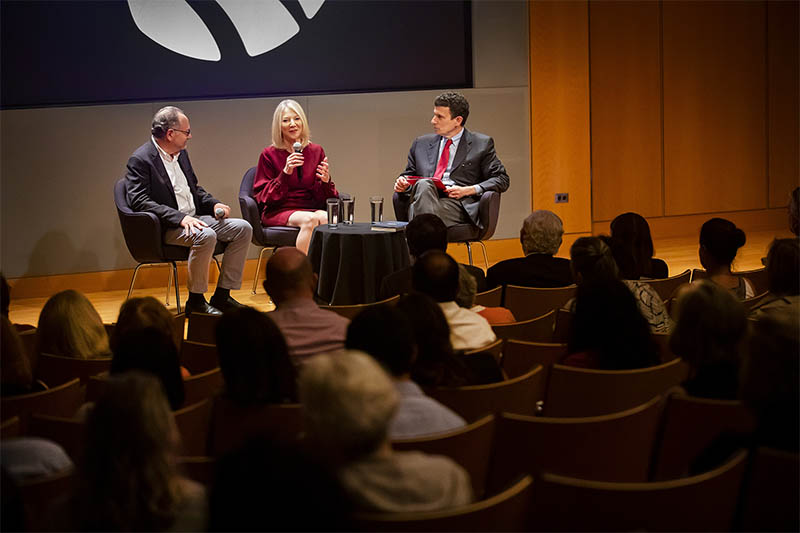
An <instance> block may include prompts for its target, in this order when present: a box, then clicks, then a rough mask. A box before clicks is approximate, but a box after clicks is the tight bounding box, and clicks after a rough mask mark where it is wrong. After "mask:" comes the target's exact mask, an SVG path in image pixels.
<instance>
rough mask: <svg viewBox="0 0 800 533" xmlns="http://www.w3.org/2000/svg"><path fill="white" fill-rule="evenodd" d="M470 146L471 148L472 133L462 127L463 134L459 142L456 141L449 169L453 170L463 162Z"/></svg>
mask: <svg viewBox="0 0 800 533" xmlns="http://www.w3.org/2000/svg"><path fill="white" fill-rule="evenodd" d="M470 148H472V135H470V133H469V131H467V129H466V128H464V134H463V135H461V142H460V143H458V150H456V156H455V158H453V169H452V170H451V171H450V172H451V173H452V172H455V170H456V169H457V168H458V166H459V165H460V164H461V163H463V162H464V160H465V159H466V158H467V153H468V152H469V150H470Z"/></svg>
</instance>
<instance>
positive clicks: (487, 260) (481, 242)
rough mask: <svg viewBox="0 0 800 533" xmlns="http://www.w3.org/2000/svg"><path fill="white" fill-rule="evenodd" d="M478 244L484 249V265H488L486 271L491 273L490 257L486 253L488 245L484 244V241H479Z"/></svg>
mask: <svg viewBox="0 0 800 533" xmlns="http://www.w3.org/2000/svg"><path fill="white" fill-rule="evenodd" d="M478 244H480V245H481V248H483V264H485V265H486V271H487V272H488V271H489V255H488V254H487V253H486V245H485V244H484V243H483V241H478Z"/></svg>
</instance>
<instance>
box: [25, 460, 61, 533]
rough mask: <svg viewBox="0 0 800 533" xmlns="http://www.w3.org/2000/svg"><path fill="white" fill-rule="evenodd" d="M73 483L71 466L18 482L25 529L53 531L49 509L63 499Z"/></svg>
mask: <svg viewBox="0 0 800 533" xmlns="http://www.w3.org/2000/svg"><path fill="white" fill-rule="evenodd" d="M74 485H75V470H74V469H72V468H70V469H69V470H65V471H63V472H58V473H56V474H52V475H49V476H40V477H36V478H33V479H26V480H24V481H22V482H21V483H18V486H19V491H20V495H21V496H22V504H23V506H24V508H25V526H26V527H25V529H26V531H53V530H54V529H52V527H51V526H52V524H51V523H50V520H52V514H51V512H50V511H51V510H52V509H53V505H54V504H56V505H57V504H59V503H61V502H64V501H65V499H66V498H67V497H68V496H69V494H70V492H71V491H72V490H73V488H74Z"/></svg>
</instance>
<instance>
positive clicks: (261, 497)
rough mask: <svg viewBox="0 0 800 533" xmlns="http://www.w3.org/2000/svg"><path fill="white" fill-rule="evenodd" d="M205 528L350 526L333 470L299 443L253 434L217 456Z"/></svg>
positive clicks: (333, 528) (319, 528) (323, 528)
mask: <svg viewBox="0 0 800 533" xmlns="http://www.w3.org/2000/svg"><path fill="white" fill-rule="evenodd" d="M215 471H216V475H215V476H214V482H213V484H212V485H211V494H210V496H209V531H226V532H227V531H353V530H354V529H353V527H354V526H353V524H352V523H351V521H350V514H351V509H350V502H349V500H348V498H347V495H346V494H345V492H344V490H343V489H342V486H341V485H340V483H339V481H338V480H337V479H336V476H335V475H334V474H333V473H332V472H330V471H329V470H328V469H327V468H326V467H325V466H323V465H322V464H320V463H318V462H317V461H316V460H314V459H313V458H312V457H310V456H309V455H308V454H307V453H306V452H305V451H304V450H303V449H302V448H298V447H297V446H287V445H284V444H281V443H278V442H275V441H273V440H268V439H254V440H252V441H250V442H248V443H246V444H245V445H244V446H242V447H241V448H239V449H236V450H233V451H231V452H229V453H227V454H225V455H224V456H222V457H221V458H220V459H219V460H218V461H217V465H216V467H215Z"/></svg>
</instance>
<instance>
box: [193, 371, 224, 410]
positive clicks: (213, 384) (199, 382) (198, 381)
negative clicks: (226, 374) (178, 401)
mask: <svg viewBox="0 0 800 533" xmlns="http://www.w3.org/2000/svg"><path fill="white" fill-rule="evenodd" d="M223 387H225V380H224V378H223V377H222V372H221V371H220V369H219V367H217V368H212V369H211V370H207V371H205V372H201V373H200V374H194V375H191V376H189V377H188V378H186V379H184V380H183V391H184V396H185V399H184V401H183V405H192V404H195V403H197V402H201V401H203V400H205V399H206V398H213V397H214V396H216V395H217V394H219V393H220V392H221V391H222V389H223Z"/></svg>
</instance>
